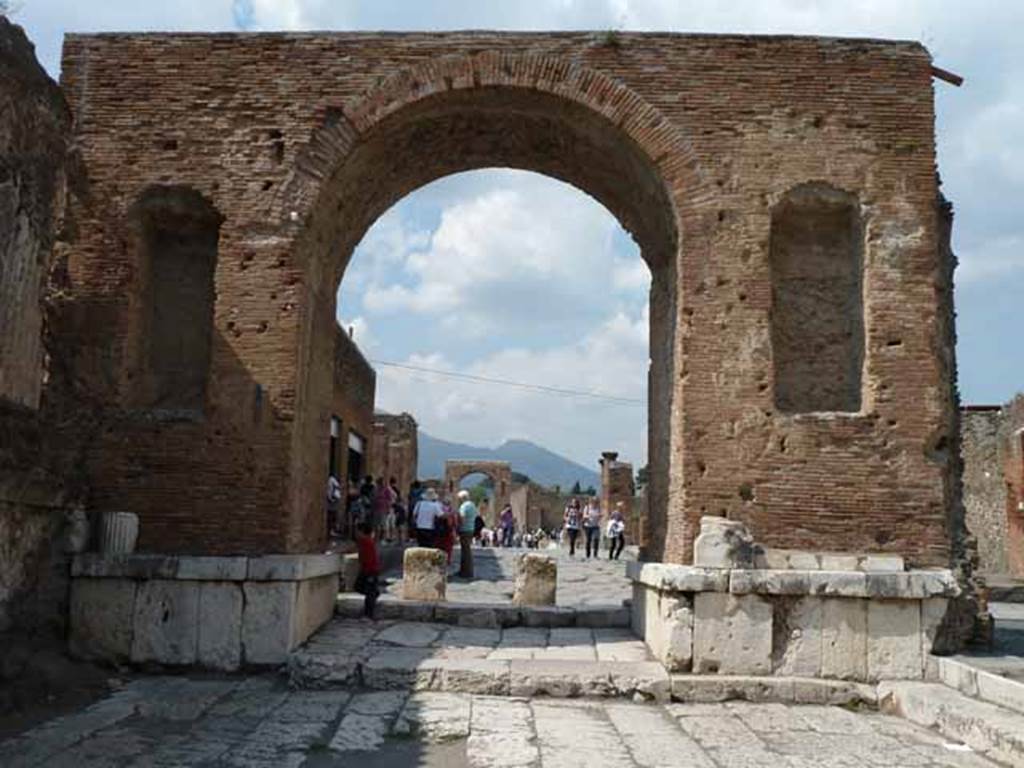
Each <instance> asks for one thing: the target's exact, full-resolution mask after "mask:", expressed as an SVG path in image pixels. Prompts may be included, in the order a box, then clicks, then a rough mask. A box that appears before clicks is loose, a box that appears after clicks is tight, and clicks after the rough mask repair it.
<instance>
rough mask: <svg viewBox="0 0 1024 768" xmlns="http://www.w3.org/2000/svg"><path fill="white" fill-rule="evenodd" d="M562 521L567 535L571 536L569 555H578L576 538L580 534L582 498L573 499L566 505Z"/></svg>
mask: <svg viewBox="0 0 1024 768" xmlns="http://www.w3.org/2000/svg"><path fill="white" fill-rule="evenodd" d="M562 523H563V525H564V527H565V535H566V536H568V537H569V557H575V556H576V539H578V538H579V535H580V500H579V499H575V498H574V499H571V500H570V501H569V503H568V504H566V505H565V513H564V514H563V515H562Z"/></svg>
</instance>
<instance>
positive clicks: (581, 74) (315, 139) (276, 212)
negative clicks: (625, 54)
mask: <svg viewBox="0 0 1024 768" xmlns="http://www.w3.org/2000/svg"><path fill="white" fill-rule="evenodd" d="M482 89H511V90H514V91H518V92H523V93H535V94H544V95H547V96H550V97H554V98H556V99H558V100H560V101H566V102H571V103H574V104H577V105H579V106H580V107H582V108H585V110H586V111H587V112H590V113H593V114H594V115H597V116H600V117H602V118H604V119H605V120H607V121H608V123H609V124H610V125H611V126H613V127H614V129H615V130H616V131H617V132H620V133H621V134H622V136H623V138H624V139H627V140H628V141H630V142H632V143H633V144H634V145H635V146H636V147H637V148H638V149H639V151H640V153H641V154H642V155H643V156H644V157H645V158H646V159H647V161H649V162H650V164H651V167H652V169H653V170H655V171H656V173H657V176H658V177H659V178H660V180H661V182H662V183H663V184H664V187H665V191H666V193H667V196H668V198H669V199H670V200H671V202H672V203H673V207H674V208H675V209H676V219H677V220H678V219H679V218H680V217H679V212H681V211H682V210H683V209H684V208H686V207H688V205H689V204H692V203H695V202H697V201H699V200H702V199H704V198H705V197H706V196H707V195H706V190H707V189H709V187H710V185H709V183H708V178H707V175H706V174H705V173H704V171H703V170H702V168H701V165H700V161H699V159H698V157H697V155H696V153H695V151H694V149H693V147H692V145H691V144H690V143H689V141H688V140H687V138H686V137H685V136H684V134H683V133H682V132H681V130H680V129H679V127H678V126H677V125H675V124H674V123H673V122H671V121H670V120H669V119H668V118H666V117H665V116H664V115H663V114H661V112H659V111H658V110H657V109H656V108H655V107H654V106H652V105H651V104H650V103H649V102H647V101H646V100H645V99H643V98H642V97H641V96H640V95H638V94H637V93H636V92H635V91H633V90H632V89H630V88H629V87H628V86H626V85H625V84H623V83H621V82H619V81H617V80H614V79H613V78H611V77H609V76H608V75H606V74H604V73H602V72H600V71H597V70H595V69H592V68H589V67H586V66H583V65H581V64H578V63H576V62H573V61H571V60H569V59H566V58H561V57H557V56H551V55H542V54H513V53H505V52H498V51H484V52H481V53H478V54H474V55H465V54H460V55H449V56H441V57H438V58H436V59H432V60H430V61H427V62H423V63H420V64H417V65H414V66H411V67H408V68H405V69H401V70H399V71H397V72H395V73H394V74H392V75H391V76H389V77H387V78H385V79H383V80H382V81H380V82H379V83H377V84H376V85H375V86H374V87H372V88H371V89H369V90H368V91H367V92H366V93H365V94H364V96H363V97H362V98H361V99H359V100H358V101H355V102H353V103H351V104H345V105H343V106H339V107H337V108H328V109H327V111H326V114H325V115H324V122H323V125H322V126H321V127H320V128H319V129H317V130H316V131H315V132H314V134H313V135H312V137H311V138H310V141H309V143H308V144H307V145H306V146H305V148H304V149H303V150H302V151H300V153H299V156H298V157H297V158H296V161H295V167H294V170H293V171H292V173H291V174H290V175H289V178H288V180H287V181H286V182H285V183H284V184H282V185H281V187H280V191H279V193H278V195H277V196H276V198H275V203H274V206H273V210H272V212H271V216H272V218H275V219H277V220H278V221H293V222H294V221H296V220H299V221H303V220H305V219H306V217H307V216H309V215H311V214H312V213H313V212H314V210H315V208H316V207H317V200H318V199H319V198H320V197H321V193H322V192H323V189H324V186H325V183H326V182H328V181H329V180H330V178H331V176H332V175H334V174H336V173H337V171H338V169H340V168H343V167H344V166H345V165H346V161H347V159H348V157H349V155H350V154H351V153H352V151H353V150H354V149H355V148H356V147H357V146H358V145H359V144H360V142H361V141H363V140H365V139H366V138H367V137H368V136H370V135H372V133H373V132H374V130H375V129H377V128H379V127H380V126H381V125H382V124H383V123H385V122H386V121H387V120H388V118H391V117H393V116H395V115H396V114H397V113H399V112H401V111H402V110H403V109H407V108H409V107H414V106H415V105H417V104H419V103H422V102H424V101H425V100H431V99H436V98H437V97H438V96H441V95H443V94H445V93H455V92H460V91H463V92H469V91H474V90H475V91H480V90H482ZM570 183H572V182H571V181H570ZM407 191H411V190H407ZM586 191H590V190H586ZM403 194H404V193H403ZM602 202H605V203H606V204H607V202H606V201H604V200H602ZM613 213H615V214H616V215H617V216H621V211H614V210H613ZM630 223H631V222H628V221H624V222H623V224H624V225H625V226H626V228H627V229H630V231H631V232H632V231H633V229H631V227H630V226H629V225H630ZM634 234H635V233H634Z"/></svg>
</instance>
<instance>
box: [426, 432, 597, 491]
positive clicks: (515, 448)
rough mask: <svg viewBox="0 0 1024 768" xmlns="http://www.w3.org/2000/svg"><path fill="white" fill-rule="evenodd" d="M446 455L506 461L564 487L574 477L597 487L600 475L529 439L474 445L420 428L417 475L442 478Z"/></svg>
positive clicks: (517, 469) (538, 480)
mask: <svg viewBox="0 0 1024 768" xmlns="http://www.w3.org/2000/svg"><path fill="white" fill-rule="evenodd" d="M449 459H481V460H486V461H507V462H508V463H509V464H511V465H512V471H513V472H519V473H521V474H524V475H526V476H527V477H529V478H530V479H531V480H532V481H533V482H535V483H539V484H540V485H546V486H553V485H557V486H559V487H560V488H562V490H564V491H568V490H569V489H570V488H572V486H573V484H574V483H575V482H576V481H579V484H580V487H581V488H583V489H584V490H585V489H586V488H587V487H588V486H593V487H595V488H597V487H598V485H599V484H600V481H601V476H600V475H599V474H598V473H597V472H595V471H594V470H592V469H588V468H587V467H584V466H583V465H582V464H577V463H576V462H574V461H570V460H569V459H567V458H565V457H564V456H559V455H558V454H557V453H554V452H552V451H549V450H548V449H547V448H542V447H541V446H539V445H537V444H536V443H531V442H530V441H529V440H506V441H505V442H504V443H502V444H501V445H499V446H498V447H497V448H478V447H476V446H473V445H466V444H465V443H452V442H449V441H448V440H441V439H440V438H437V437H431V436H430V435H428V434H427V433H426V432H423V431H422V430H420V433H419V466H418V474H419V476H420V477H421V478H424V479H426V478H438V479H440V478H443V477H444V463H445V461H447V460H449ZM595 463H596V457H595Z"/></svg>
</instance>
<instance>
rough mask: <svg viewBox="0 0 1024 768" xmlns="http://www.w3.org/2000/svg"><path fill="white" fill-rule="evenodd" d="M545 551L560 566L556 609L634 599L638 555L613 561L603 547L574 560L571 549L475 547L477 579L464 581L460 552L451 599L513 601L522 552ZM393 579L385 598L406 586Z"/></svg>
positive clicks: (395, 575)
mask: <svg viewBox="0 0 1024 768" xmlns="http://www.w3.org/2000/svg"><path fill="white" fill-rule="evenodd" d="M538 551H539V552H543V554H545V555H551V556H553V557H554V558H555V559H556V560H557V562H558V596H557V600H558V605H561V606H565V607H580V606H609V605H621V604H622V601H623V600H626V599H628V598H629V597H630V595H631V594H632V587H631V583H630V581H629V579H627V578H626V562H627V561H628V560H633V559H636V554H635V551H634V550H633V549H632V548H629V549H627V550H626V551H625V552H623V554H622V559H621V560H609V559H608V550H607V548H606V547H602V549H601V553H600V555H601V556H600V557H596V558H592V559H587V558H585V557H584V554H583V551H582V548H580V549H577V551H576V555H575V556H574V557H569V550H568V549H566V548H559V549H544V550H532V549H501V548H491V547H486V548H482V547H477V548H474V549H473V567H474V576H473V578H472V579H461V578H459V577H458V576H457V575H455V574H457V573H458V567H459V551H458V547H456V548H455V552H454V553H453V554H452V568H451V574H452V575H450V576H449V579H448V599H449V600H451V601H455V602H465V603H501V602H509V601H511V599H512V590H513V581H514V579H515V558H516V556H517V555H520V554H522V553H524V552H538ZM385 578H387V579H388V580H389V584H388V590H387V593H388V594H391V595H395V596H398V595H399V594H400V593H401V587H402V572H401V569H400V568H398V569H395V570H392V571H391V572H389V573H387V574H385Z"/></svg>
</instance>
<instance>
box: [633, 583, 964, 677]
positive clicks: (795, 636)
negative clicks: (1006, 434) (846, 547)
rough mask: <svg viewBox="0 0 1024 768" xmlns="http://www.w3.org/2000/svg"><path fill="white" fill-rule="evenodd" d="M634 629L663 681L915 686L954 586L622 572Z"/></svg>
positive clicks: (938, 636)
mask: <svg viewBox="0 0 1024 768" xmlns="http://www.w3.org/2000/svg"><path fill="white" fill-rule="evenodd" d="M629 575H630V577H631V578H632V580H633V602H632V606H631V610H632V626H633V631H634V632H635V633H636V634H637V635H638V636H639V637H642V638H643V639H644V641H645V643H646V644H647V646H648V648H650V650H651V653H652V654H653V655H654V656H655V658H657V659H658V660H659V661H661V662H662V664H664V665H665V667H666V668H667V669H668V670H669V671H670V672H686V671H690V670H691V669H692V671H693V672H694V673H696V674H706V675H747V676H769V675H777V676H780V677H791V678H801V679H808V678H825V679H836V680H848V681H857V682H877V681H879V680H892V679H912V680H914V679H921V678H922V677H923V676H924V675H925V672H926V669H927V666H928V660H929V657H930V655H931V653H932V648H933V647H935V645H936V644H937V643H938V642H939V641H940V640H941V627H942V626H943V620H944V617H945V614H946V608H947V605H948V603H949V600H951V599H953V598H955V597H956V596H957V595H958V594H959V586H958V585H957V583H956V581H955V579H954V578H953V576H952V574H951V573H950V572H949V571H910V572H902V571H893V570H881V571H863V570H853V571H823V570H805V571H801V570H795V569H785V570H768V569H743V568H734V569H712V568H702V567H699V566H681V565H678V566H677V565H665V564H660V563H630V565H629Z"/></svg>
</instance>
